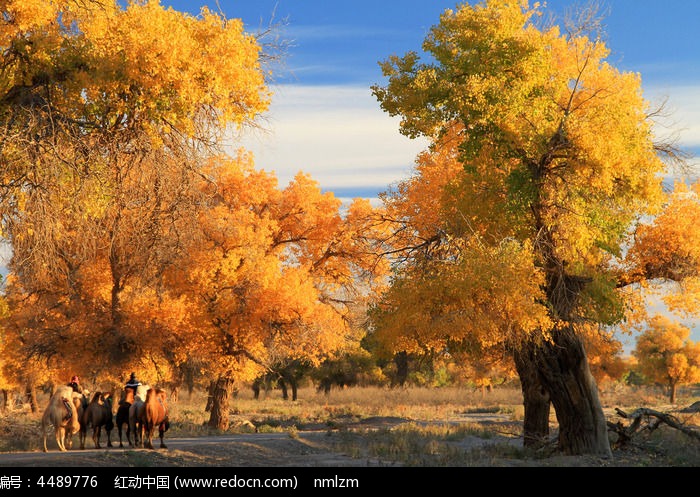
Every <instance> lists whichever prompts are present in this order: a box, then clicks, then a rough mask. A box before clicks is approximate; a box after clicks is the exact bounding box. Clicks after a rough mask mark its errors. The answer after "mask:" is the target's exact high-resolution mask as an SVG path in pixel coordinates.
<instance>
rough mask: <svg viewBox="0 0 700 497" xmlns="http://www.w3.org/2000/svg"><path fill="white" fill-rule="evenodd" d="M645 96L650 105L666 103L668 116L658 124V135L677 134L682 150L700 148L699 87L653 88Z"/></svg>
mask: <svg viewBox="0 0 700 497" xmlns="http://www.w3.org/2000/svg"><path fill="white" fill-rule="evenodd" d="M645 94H646V95H647V98H648V99H649V100H650V101H651V102H652V104H657V105H658V104H660V103H662V102H664V101H666V103H665V110H666V111H667V113H668V115H667V116H666V117H665V118H664V119H663V120H662V122H661V123H660V126H661V127H660V128H659V130H658V133H660V134H662V136H665V135H672V136H673V135H676V134H677V136H678V144H679V145H681V146H682V147H683V148H686V149H698V148H700V86H690V85H679V86H654V87H650V88H648V89H647V90H646V92H645Z"/></svg>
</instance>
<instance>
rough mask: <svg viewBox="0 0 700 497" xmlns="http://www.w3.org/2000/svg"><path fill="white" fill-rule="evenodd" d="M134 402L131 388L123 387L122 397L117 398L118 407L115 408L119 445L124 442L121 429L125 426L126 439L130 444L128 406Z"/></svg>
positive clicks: (122, 444)
mask: <svg viewBox="0 0 700 497" xmlns="http://www.w3.org/2000/svg"><path fill="white" fill-rule="evenodd" d="M133 403H134V390H133V389H132V388H126V389H124V393H123V394H122V398H121V399H120V400H119V407H118V408H117V415H116V423H117V430H118V431H119V447H124V442H123V439H122V429H123V428H124V426H126V439H127V441H128V442H129V445H131V438H130V435H131V431H130V429H129V408H130V407H131V404H133Z"/></svg>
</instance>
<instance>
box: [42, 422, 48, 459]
mask: <svg viewBox="0 0 700 497" xmlns="http://www.w3.org/2000/svg"><path fill="white" fill-rule="evenodd" d="M41 431H42V434H43V435H44V452H48V451H49V449H48V448H47V447H46V437H47V433H46V425H45V424H44V423H41Z"/></svg>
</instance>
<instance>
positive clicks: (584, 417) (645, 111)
mask: <svg viewBox="0 0 700 497" xmlns="http://www.w3.org/2000/svg"><path fill="white" fill-rule="evenodd" d="M543 15H544V12H543V9H542V8H541V7H540V5H539V4H535V5H534V6H532V7H530V6H529V3H528V2H527V1H526V0H519V1H514V2H511V1H505V0H486V1H483V2H480V3H478V4H475V5H468V4H463V5H460V6H459V7H458V8H457V9H455V10H447V11H445V13H444V14H443V15H442V16H441V18H440V22H439V24H437V25H436V26H434V27H433V28H432V29H431V30H430V32H429V34H428V35H427V37H426V39H425V41H424V43H423V46H422V48H423V50H424V51H425V52H426V53H428V54H429V55H430V59H429V60H428V61H427V62H422V61H421V58H420V56H419V54H418V53H416V52H409V53H408V54H406V55H405V56H403V57H398V56H392V57H390V58H389V59H387V60H386V61H385V62H384V63H383V64H382V69H383V73H384V75H385V76H386V77H387V78H388V83H387V84H386V85H385V86H379V85H377V86H374V87H373V91H374V94H375V96H376V97H377V99H378V101H379V102H380V104H381V107H382V109H384V110H385V111H386V112H388V113H389V114H390V115H392V116H400V117H401V131H402V133H404V134H405V135H407V136H409V137H417V136H425V137H427V138H429V139H430V140H431V141H432V145H431V147H430V150H429V151H428V153H429V156H430V158H431V160H435V161H436V162H442V163H443V164H444V165H443V170H444V171H449V174H450V175H452V176H451V177H453V178H454V179H452V180H451V181H450V182H449V183H448V184H447V185H446V186H445V187H444V188H442V189H438V190H437V194H436V195H435V194H431V195H432V196H433V199H435V200H434V201H433V204H434V205H433V206H432V207H430V206H426V205H425V203H421V204H418V205H416V204H415V203H414V200H412V197H411V196H413V198H416V197H417V194H416V193H415V192H414V191H412V190H410V189H407V188H404V187H400V188H399V189H397V190H396V191H393V192H389V193H388V195H387V196H388V202H389V207H390V208H393V207H396V208H399V209H400V212H401V215H400V216H393V217H392V218H393V219H396V220H398V221H399V223H398V228H397V230H396V232H397V234H398V236H399V237H400V238H397V240H398V243H397V244H396V245H395V246H396V247H398V248H402V247H403V248H406V247H407V249H405V250H401V251H400V253H401V254H403V256H404V260H405V261H407V262H409V263H410V266H409V267H408V268H406V269H402V270H401V272H400V274H399V277H397V278H396V281H395V282H394V286H395V288H396V290H392V291H395V292H396V293H397V296H396V297H392V294H388V295H389V298H388V301H387V303H385V304H384V307H385V309H386V310H388V311H390V312H392V313H393V314H402V313H405V312H415V311H414V307H412V306H411V304H412V303H415V302H420V303H421V304H423V306H424V307H425V306H428V305H430V304H428V303H426V302H425V299H421V298H420V295H425V294H427V293H428V291H427V290H426V289H427V288H433V289H436V290H438V291H441V292H443V293H447V295H446V298H445V299H443V300H444V301H445V302H446V304H447V305H448V306H450V307H449V309H450V312H445V310H444V309H443V310H442V311H440V312H439V313H437V314H438V317H439V319H440V320H444V319H446V318H449V317H451V316H454V315H459V314H460V313H462V314H465V315H466V316H470V318H471V319H470V320H467V321H463V322H455V323H451V326H452V329H450V330H449V331H450V333H451V334H452V335H457V336H459V334H466V333H471V332H475V333H476V334H477V336H481V337H485V338H488V336H489V334H490V335H492V336H494V337H496V336H500V338H499V340H500V341H501V343H504V344H506V346H507V347H508V350H509V351H510V353H511V355H512V357H513V359H514V361H515V365H516V368H517V371H518V374H519V377H520V380H521V384H522V388H523V394H524V397H525V420H524V432H525V433H524V440H525V444H526V445H535V444H539V443H542V442H543V441H545V440H547V439H548V435H549V419H550V415H549V412H550V405H552V406H553V407H554V409H555V411H556V415H557V420H558V422H559V428H560V429H559V447H560V449H561V450H562V451H563V452H565V453H568V454H585V453H592V454H600V455H605V456H609V455H610V454H611V449H610V444H609V441H608V434H607V424H606V420H605V417H604V415H603V412H602V408H601V405H600V401H599V398H598V391H597V385H596V382H595V380H594V378H593V376H592V374H591V370H590V367H589V362H588V358H587V354H586V349H585V344H586V339H585V335H586V333H587V332H588V331H587V330H588V325H587V324H586V323H595V324H598V325H600V326H608V325H612V324H615V323H617V322H619V321H620V320H621V319H622V318H623V316H624V314H625V310H626V308H625V302H624V300H623V294H622V293H620V292H619V291H618V283H619V282H620V281H618V279H617V276H618V274H619V273H618V271H617V269H618V265H619V263H620V258H621V257H622V252H623V250H622V249H623V247H624V246H625V245H626V244H628V243H629V242H630V239H629V236H628V235H629V233H630V231H631V230H630V229H631V228H632V227H633V226H634V223H635V222H636V221H637V219H639V217H640V216H642V215H645V214H646V215H653V214H655V213H658V211H659V209H660V208H661V206H662V200H663V198H664V196H663V191H662V186H661V175H662V173H664V172H667V169H668V165H667V164H666V163H665V162H664V161H663V160H662V159H663V154H662V153H661V152H669V151H671V152H672V151H673V149H672V147H670V148H666V147H658V146H657V144H656V143H655V142H654V135H653V132H652V121H651V118H650V115H651V114H652V112H651V109H650V106H649V104H648V102H647V101H646V100H645V99H644V98H643V96H642V89H641V78H640V76H639V74H635V73H627V72H621V71H619V70H617V69H616V68H615V67H614V66H613V65H611V64H610V63H609V62H608V61H607V60H606V58H607V56H608V54H609V50H608V48H607V47H606V45H605V43H604V42H603V41H602V40H601V38H600V37H597V36H596V35H595V33H589V34H587V33H586V32H584V31H582V30H580V29H575V28H576V26H573V27H572V29H568V30H562V29H561V28H560V27H559V26H557V25H554V24H545V23H543V22H542V21H541V19H542V16H543ZM448 161H450V162H453V164H448ZM419 167H420V164H419ZM455 171H456V173H455ZM424 174H425V171H422V170H419V171H418V174H417V177H416V179H415V181H413V182H410V183H409V184H414V185H415V188H414V189H416V190H417V189H419V188H422V187H419V186H418V185H419V184H420V183H421V182H422V181H424V180H425V182H426V183H430V181H431V180H432V179H433V178H435V176H436V175H434V174H433V175H432V176H426V177H424ZM425 188H426V191H427V188H430V186H428V185H426V187H425ZM419 201H420V200H419ZM428 209H429V210H430V211H431V212H433V213H434V214H431V215H432V216H433V220H434V221H437V224H436V226H437V228H436V229H433V230H432V231H428V232H427V233H426V232H424V231H422V230H423V229H424V227H425V226H429V224H427V223H424V222H423V220H424V219H427V218H428V217H427V216H428V215H427V214H426V213H425V210H428ZM406 233H410V236H411V237H413V242H412V243H409V244H406V243H405V240H404V238H405V236H406ZM395 250H397V249H395ZM394 253H396V252H394ZM443 254H447V255H446V256H443ZM463 261H464V262H463ZM453 280H454V281H455V282H454V283H453ZM443 283H444V284H443ZM399 286H403V287H404V288H405V289H406V292H405V293H404V294H402V295H398V294H399V293H401V292H399V290H398V287H399ZM409 292H410V293H411V295H410V296H408V295H406V293H409ZM423 292H425V293H423ZM459 296H461V297H459ZM450 298H458V299H459V298H461V301H460V300H450ZM402 302H405V303H408V304H409V305H404V304H403V303H402ZM453 302H454V303H455V304H456V305H454V309H455V311H453V310H452V308H453V307H452V305H453ZM392 305H393V308H392V307H391V306H392ZM423 315H425V313H423ZM383 319H384V320H385V321H388V323H389V324H388V325H387V326H388V329H389V330H392V329H393V330H396V333H398V334H400V338H399V340H401V341H404V342H405V341H406V340H411V339H412V338H411V337H413V336H416V335H417V334H420V333H423V334H426V333H427V334H428V335H430V336H431V337H434V336H435V335H436V334H435V333H432V330H433V328H427V327H423V326H420V325H421V324H423V323H419V324H418V325H416V324H415V323H414V326H412V327H410V328H407V333H405V334H403V333H401V332H400V329H399V327H397V326H393V325H392V324H391V323H392V322H393V321H397V322H398V321H401V320H402V319H403V318H402V317H396V316H391V317H386V316H385V317H384V318H383ZM433 322H434V317H433V316H431V320H430V321H427V322H425V324H426V325H428V326H430V327H432V324H433ZM416 327H421V330H419V331H415V328H416ZM435 330H436V331H438V329H435ZM440 331H441V332H443V335H442V337H440V336H437V337H436V338H437V339H442V340H444V331H443V330H440ZM420 339H421V340H422V341H425V340H426V337H420ZM433 340H435V338H433ZM573 385H575V389H576V394H575V395H573V394H572V392H571V387H572V386H573Z"/></svg>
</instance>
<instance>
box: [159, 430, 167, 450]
mask: <svg viewBox="0 0 700 497" xmlns="http://www.w3.org/2000/svg"><path fill="white" fill-rule="evenodd" d="M158 435H160V448H161V449H167V448H168V447H167V446H166V445H165V441H164V440H163V437H164V436H165V430H163V428H162V427H161V428H160V429H159V430H158Z"/></svg>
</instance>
